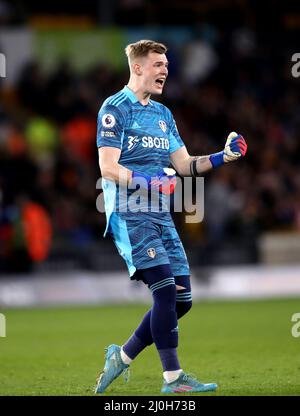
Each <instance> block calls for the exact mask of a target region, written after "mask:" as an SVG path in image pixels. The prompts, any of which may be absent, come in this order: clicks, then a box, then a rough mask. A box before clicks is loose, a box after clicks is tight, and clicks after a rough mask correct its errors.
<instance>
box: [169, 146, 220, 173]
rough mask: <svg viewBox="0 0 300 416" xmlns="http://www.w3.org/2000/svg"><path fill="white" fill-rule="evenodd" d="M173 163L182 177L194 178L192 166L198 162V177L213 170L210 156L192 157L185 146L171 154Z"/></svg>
mask: <svg viewBox="0 0 300 416" xmlns="http://www.w3.org/2000/svg"><path fill="white" fill-rule="evenodd" d="M170 159H171V163H172V165H173V166H174V169H175V170H176V172H177V173H179V175H180V176H192V175H191V164H192V163H193V162H194V161H196V162H195V163H196V169H197V172H198V175H201V174H203V173H205V172H208V171H209V170H211V169H212V168H213V166H212V163H211V161H210V160H209V156H190V155H189V153H188V151H187V148H186V147H185V146H183V147H181V148H180V149H178V150H176V151H175V152H173V153H171V155H170Z"/></svg>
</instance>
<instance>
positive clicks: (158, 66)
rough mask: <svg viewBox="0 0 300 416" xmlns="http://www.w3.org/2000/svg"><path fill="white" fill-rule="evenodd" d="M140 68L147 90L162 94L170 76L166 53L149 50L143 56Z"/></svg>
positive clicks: (150, 92)
mask: <svg viewBox="0 0 300 416" xmlns="http://www.w3.org/2000/svg"><path fill="white" fill-rule="evenodd" d="M140 68H141V76H142V78H143V85H144V88H145V92H147V93H149V94H161V93H162V91H163V87H164V85H165V82H166V79H167V76H168V60H167V57H166V55H165V54H160V53H156V52H149V54H148V55H147V56H146V57H145V58H142V60H141V66H140Z"/></svg>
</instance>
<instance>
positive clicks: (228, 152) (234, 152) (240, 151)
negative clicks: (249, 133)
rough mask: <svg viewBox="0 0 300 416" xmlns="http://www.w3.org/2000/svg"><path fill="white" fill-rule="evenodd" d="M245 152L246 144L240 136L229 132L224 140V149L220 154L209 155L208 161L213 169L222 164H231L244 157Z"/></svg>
mask: <svg viewBox="0 0 300 416" xmlns="http://www.w3.org/2000/svg"><path fill="white" fill-rule="evenodd" d="M246 152H247V143H246V140H245V139H244V137H243V136H242V135H241V134H237V133H235V132H234V131H233V132H231V133H230V134H229V135H228V137H227V140H226V143H225V148H224V150H223V151H222V152H219V153H214V154H212V155H210V157H209V160H210V162H211V164H212V165H213V167H214V168H216V167H218V166H221V165H223V163H228V162H233V161H234V160H237V159H239V158H240V157H243V156H245V154H246Z"/></svg>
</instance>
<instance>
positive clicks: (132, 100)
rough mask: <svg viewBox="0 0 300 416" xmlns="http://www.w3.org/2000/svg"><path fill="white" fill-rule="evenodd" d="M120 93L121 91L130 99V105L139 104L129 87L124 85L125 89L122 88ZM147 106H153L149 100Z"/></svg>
mask: <svg viewBox="0 0 300 416" xmlns="http://www.w3.org/2000/svg"><path fill="white" fill-rule="evenodd" d="M122 91H123V93H124V94H126V95H127V97H128V98H129V99H130V101H131V102H132V104H135V103H139V100H138V99H137V96H136V95H135V93H134V92H133V91H132V90H131V89H130V88H129V87H127V85H125V87H124V88H123V90H122ZM149 104H150V105H153V103H152V102H151V100H149ZM141 105H142V104H141ZM143 107H146V106H143Z"/></svg>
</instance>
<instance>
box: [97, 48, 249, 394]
mask: <svg viewBox="0 0 300 416" xmlns="http://www.w3.org/2000/svg"><path fill="white" fill-rule="evenodd" d="M125 51H126V55H127V57H128V63H129V68H130V79H129V82H128V84H127V85H126V86H125V87H124V88H123V89H122V90H121V91H119V92H117V93H116V94H114V95H112V96H110V97H109V98H107V99H106V100H105V101H104V103H103V105H102V107H101V109H100V111H99V115H98V129H97V145H98V152H99V165H100V169H101V173H102V177H103V192H104V202H105V211H106V217H107V227H106V230H105V234H106V233H108V234H110V235H111V236H112V238H113V241H114V243H115V245H116V247H117V249H118V251H119V253H120V255H121V256H122V257H123V258H124V260H125V262H126V264H127V267H128V272H129V275H130V278H131V279H136V280H142V281H143V282H144V283H145V284H146V285H147V286H148V288H149V289H150V291H151V293H152V297H153V305H152V308H151V309H150V310H149V311H148V312H147V313H146V315H145V316H144V317H143V319H142V321H141V323H140V325H139V326H138V328H137V329H136V330H135V331H134V332H133V334H132V335H131V336H130V337H129V339H128V340H127V341H126V342H124V344H123V345H122V346H119V345H115V344H112V345H110V346H108V347H107V349H106V351H107V352H106V361H105V365H104V369H103V371H102V372H101V374H100V377H99V379H98V382H97V386H96V393H102V392H104V391H105V390H106V388H107V387H108V386H109V385H110V384H111V383H112V381H113V380H114V379H116V378H117V377H118V376H119V375H120V374H121V373H123V372H126V370H127V368H128V367H129V365H130V363H131V361H132V360H134V359H135V358H136V357H137V355H138V354H139V353H140V352H141V351H143V349H145V348H146V347H148V346H149V345H151V344H153V343H154V344H155V347H156V349H157V351H158V354H159V357H160V360H161V364H162V369H163V384H162V389H161V391H162V392H163V393H180V392H206V391H214V390H216V388H217V385H216V384H215V383H206V384H205V383H203V382H200V381H198V380H197V379H196V378H195V377H193V376H191V375H189V374H187V373H186V372H185V371H183V369H182V368H181V365H180V362H179V358H178V355H177V347H178V325H177V321H178V319H180V318H181V317H182V316H184V315H185V314H186V313H187V312H188V311H189V310H190V308H191V306H192V294H191V285H190V270H189V265H188V262H187V259H186V255H185V252H184V248H183V246H182V243H181V241H180V238H179V236H178V234H177V232H176V229H175V225H174V223H173V220H172V217H171V215H170V212H168V211H166V210H155V212H154V210H151V207H150V209H147V208H149V207H148V206H143V207H141V208H144V209H140V210H139V211H135V210H130V209H129V207H128V205H126V204H127V201H128V199H127V200H126V202H124V203H123V202H122V201H123V200H122V198H120V196H121V194H122V192H124V189H125V192H126V194H127V196H128V195H130V194H131V193H132V192H133V190H134V186H135V184H139V185H140V186H141V187H142V188H145V192H146V193H149V191H151V192H152V191H157V194H158V195H159V200H160V202H163V199H164V194H170V193H172V192H173V191H174V186H175V180H176V179H175V175H174V174H175V173H176V172H175V171H173V169H168V167H169V166H170V164H171V165H172V166H173V167H174V168H175V170H176V171H177V172H178V174H179V175H181V176H197V175H202V174H203V173H205V172H208V171H209V170H211V169H213V168H217V167H218V166H221V165H223V164H224V163H227V162H232V161H234V160H237V159H239V158H241V157H242V156H244V155H245V153H246V151H247V144H246V142H245V140H244V138H243V137H242V136H241V135H240V134H237V133H234V132H233V133H231V134H230V135H229V136H228V139H227V142H226V144H225V149H224V150H223V151H221V152H219V153H214V154H211V155H208V156H190V155H189V153H188V151H187V149H186V147H185V145H184V143H183V141H182V139H181V137H180V135H179V133H178V131H177V128H176V124H175V121H174V119H173V116H172V113H171V112H170V110H169V109H168V108H166V107H165V106H164V105H162V104H160V103H158V102H156V101H153V100H152V99H150V96H151V95H152V94H157V95H160V94H161V93H162V91H163V88H164V85H165V82H166V79H167V76H168V60H167V57H166V52H167V48H166V47H165V45H163V44H161V43H157V42H154V41H150V40H141V41H138V42H136V43H133V44H130V45H128V46H127V47H126V49H125ZM120 201H121V202H120Z"/></svg>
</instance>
